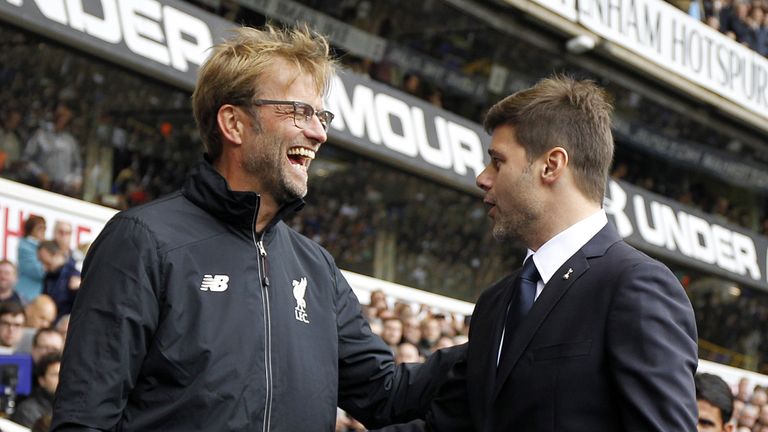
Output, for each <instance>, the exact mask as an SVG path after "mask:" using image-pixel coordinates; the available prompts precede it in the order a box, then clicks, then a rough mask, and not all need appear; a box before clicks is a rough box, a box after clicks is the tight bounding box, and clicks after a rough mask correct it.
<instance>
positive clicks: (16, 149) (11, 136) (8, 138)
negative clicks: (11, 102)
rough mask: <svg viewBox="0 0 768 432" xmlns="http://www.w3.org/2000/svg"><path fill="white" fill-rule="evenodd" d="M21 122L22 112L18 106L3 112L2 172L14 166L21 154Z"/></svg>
mask: <svg viewBox="0 0 768 432" xmlns="http://www.w3.org/2000/svg"><path fill="white" fill-rule="evenodd" d="M19 124H21V113H20V112H19V110H18V109H16V108H12V107H11V108H8V109H6V110H5V111H4V112H3V118H2V128H0V172H2V171H5V170H7V169H9V168H12V167H13V166H14V165H15V164H16V162H17V161H18V160H19V157H20V156H21V139H20V138H19V134H18V131H17V130H18V128H19Z"/></svg>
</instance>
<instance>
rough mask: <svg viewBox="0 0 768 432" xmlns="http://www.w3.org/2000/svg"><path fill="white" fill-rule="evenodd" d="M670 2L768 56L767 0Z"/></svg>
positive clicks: (678, 0)
mask: <svg viewBox="0 0 768 432" xmlns="http://www.w3.org/2000/svg"><path fill="white" fill-rule="evenodd" d="M670 3H672V4H673V5H675V6H677V7H678V8H680V9H682V10H683V11H686V12H688V14H689V15H691V16H692V17H694V18H696V19H699V20H701V21H704V22H705V23H706V24H707V25H708V26H710V27H712V28H714V29H715V30H718V31H720V32H721V33H723V34H725V35H726V36H728V37H729V38H731V39H733V40H735V41H738V42H740V43H741V44H743V45H744V46H747V47H749V48H750V49H752V50H754V51H757V52H758V53H759V54H761V55H763V56H768V2H766V1H765V0H751V1H750V0H705V1H701V0H694V1H691V0H670Z"/></svg>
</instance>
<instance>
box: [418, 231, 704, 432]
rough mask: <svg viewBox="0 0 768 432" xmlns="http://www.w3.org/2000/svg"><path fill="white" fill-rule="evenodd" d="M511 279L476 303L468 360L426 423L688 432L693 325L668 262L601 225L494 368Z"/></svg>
mask: <svg viewBox="0 0 768 432" xmlns="http://www.w3.org/2000/svg"><path fill="white" fill-rule="evenodd" d="M566 275H567V276H566ZM515 276H516V273H515V274H512V275H510V276H509V277H507V278H505V279H503V280H501V281H500V282H498V283H497V284H495V285H494V286H492V287H490V288H489V289H488V290H486V291H485V292H484V293H483V294H482V295H481V297H480V299H479V300H478V302H477V305H476V306H475V311H474V313H473V315H472V323H471V328H470V333H469V349H468V353H467V359H466V362H462V363H460V364H457V365H456V366H455V367H454V369H453V371H452V372H451V378H450V379H449V381H448V382H447V383H446V384H445V385H444V386H443V387H442V389H441V391H440V394H439V395H438V397H437V398H436V400H435V401H434V402H433V404H432V410H431V412H430V414H429V415H428V422H429V424H430V427H431V428H432V429H433V430H435V431H439V432H443V431H483V432H491V431H493V432H501V431H504V432H508V431H523V432H528V431H535V432H577V431H578V432H601V431H616V432H618V431H622V432H630V431H637V432H655V431H658V432H689V431H691V432H692V431H695V430H696V421H697V406H696V394H695V387H694V381H693V377H694V374H695V371H696V366H697V348H696V324H695V320H694V315H693V309H692V307H691V304H690V301H689V300H688V298H687V296H686V293H685V291H684V290H683V288H682V286H681V285H680V283H679V282H678V280H677V278H675V276H674V275H673V274H672V272H671V271H670V270H669V269H668V268H667V267H666V266H664V265H663V264H661V263H659V262H658V261H655V260H653V259H652V258H650V257H648V256H647V255H645V254H643V253H641V252H639V251H637V250H636V249H634V248H632V247H631V246H629V245H627V244H626V243H625V242H623V241H622V240H621V238H620V237H619V235H618V233H617V232H616V230H615V228H614V227H613V226H612V225H611V224H610V223H609V224H608V225H607V226H606V227H604V228H603V229H602V230H601V231H600V232H599V233H597V234H596V235H595V236H594V237H593V238H592V239H591V240H590V241H589V242H588V243H587V244H586V245H585V246H584V247H583V248H582V249H581V250H579V251H578V252H576V253H575V254H574V255H573V256H572V257H571V258H569V259H568V260H567V261H566V262H565V264H563V266H562V267H561V268H560V269H559V270H558V271H557V272H555V274H554V276H552V278H551V279H550V280H549V282H548V283H547V284H546V286H545V288H544V290H543V291H542V293H541V295H540V296H539V298H538V299H537V300H536V302H535V303H534V305H533V307H532V309H531V310H530V312H529V313H528V315H526V317H525V318H524V319H523V321H522V322H521V324H520V326H519V328H518V329H517V330H516V331H515V332H514V334H513V335H512V337H513V339H512V341H511V345H510V346H509V349H508V350H506V351H505V352H504V353H503V354H502V357H501V360H500V363H499V365H498V367H497V366H496V357H497V354H498V348H499V340H500V338H501V332H502V329H503V327H504V320H505V317H506V308H507V305H508V304H509V301H510V299H511V297H512V295H515V293H513V292H512V291H513V290H512V289H511V287H512V281H513V280H514V277H515Z"/></svg>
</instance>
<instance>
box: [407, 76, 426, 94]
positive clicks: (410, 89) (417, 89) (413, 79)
mask: <svg viewBox="0 0 768 432" xmlns="http://www.w3.org/2000/svg"><path fill="white" fill-rule="evenodd" d="M402 89H403V91H404V92H406V93H408V94H410V95H412V96H416V97H417V98H423V97H424V85H423V84H422V82H421V77H419V75H418V74H417V73H415V72H408V73H406V74H405V76H403V85H402Z"/></svg>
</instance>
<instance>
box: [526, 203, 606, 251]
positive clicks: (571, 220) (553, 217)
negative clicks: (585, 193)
mask: <svg viewBox="0 0 768 432" xmlns="http://www.w3.org/2000/svg"><path fill="white" fill-rule="evenodd" d="M577 195H578V196H574V197H568V198H564V199H562V200H557V201H556V202H553V203H550V205H549V206H548V208H558V209H559V210H558V211H557V212H548V213H547V215H546V216H545V217H544V218H543V219H542V226H541V227H539V229H537V230H535V231H537V232H536V237H534V238H531V239H529V241H528V242H527V243H528V245H529V246H528V247H529V248H530V249H531V250H532V251H534V252H535V251H537V250H539V248H540V247H541V246H542V245H544V243H546V242H548V241H549V240H550V239H552V238H553V237H555V236H556V235H558V234H560V233H561V232H563V231H565V230H566V229H568V228H570V227H571V226H572V225H574V224H575V223H577V222H580V221H582V220H584V219H586V218H588V217H589V216H592V215H593V214H595V213H596V212H598V211H600V209H601V206H600V204H598V203H596V202H594V201H590V200H587V199H586V198H584V197H582V196H581V194H577Z"/></svg>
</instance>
